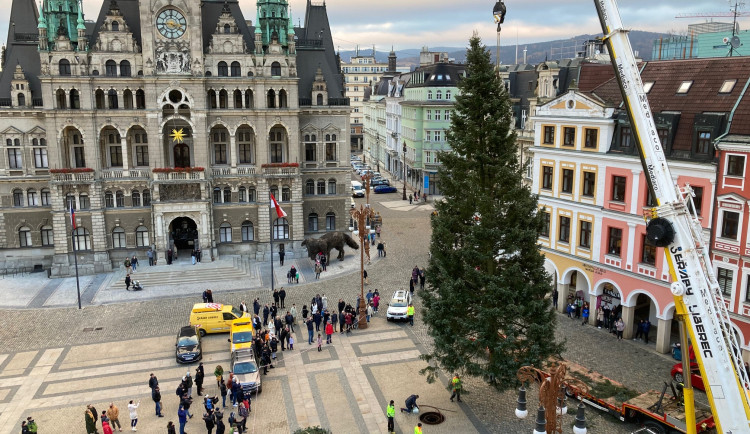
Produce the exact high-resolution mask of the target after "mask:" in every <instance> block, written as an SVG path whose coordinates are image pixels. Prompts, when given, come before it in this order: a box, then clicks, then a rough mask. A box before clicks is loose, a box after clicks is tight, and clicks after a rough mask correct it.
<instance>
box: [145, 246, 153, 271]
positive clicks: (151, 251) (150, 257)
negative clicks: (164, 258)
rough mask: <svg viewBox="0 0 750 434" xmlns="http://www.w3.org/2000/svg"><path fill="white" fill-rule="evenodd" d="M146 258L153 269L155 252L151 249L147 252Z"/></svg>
mask: <svg viewBox="0 0 750 434" xmlns="http://www.w3.org/2000/svg"><path fill="white" fill-rule="evenodd" d="M146 257H147V258H148V266H149V267H152V266H153V265H154V251H153V250H151V248H149V249H148V252H146Z"/></svg>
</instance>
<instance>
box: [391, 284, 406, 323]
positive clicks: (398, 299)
mask: <svg viewBox="0 0 750 434" xmlns="http://www.w3.org/2000/svg"><path fill="white" fill-rule="evenodd" d="M410 301H411V295H410V294H409V291H406V290H403V289H399V290H398V291H396V292H394V293H393V297H391V301H390V302H389V303H388V309H387V310H386V311H385V319H386V321H400V320H404V321H405V320H407V319H408V317H407V316H406V309H407V308H408V307H409V302H410Z"/></svg>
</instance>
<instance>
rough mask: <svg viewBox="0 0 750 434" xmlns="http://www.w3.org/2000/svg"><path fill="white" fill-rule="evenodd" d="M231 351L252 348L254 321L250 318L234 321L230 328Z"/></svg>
mask: <svg viewBox="0 0 750 434" xmlns="http://www.w3.org/2000/svg"><path fill="white" fill-rule="evenodd" d="M229 344H230V346H229V351H230V352H231V353H233V352H235V351H237V350H244V349H250V348H252V346H253V322H252V320H251V319H250V318H239V319H236V320H234V321H232V326H231V327H230V329H229Z"/></svg>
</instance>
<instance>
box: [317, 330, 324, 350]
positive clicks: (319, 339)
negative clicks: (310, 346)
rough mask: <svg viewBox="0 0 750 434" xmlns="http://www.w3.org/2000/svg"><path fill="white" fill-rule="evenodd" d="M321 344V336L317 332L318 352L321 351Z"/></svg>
mask: <svg viewBox="0 0 750 434" xmlns="http://www.w3.org/2000/svg"><path fill="white" fill-rule="evenodd" d="M321 345H323V338H322V337H321V336H320V333H318V352H321V351H323V349H322V348H321Z"/></svg>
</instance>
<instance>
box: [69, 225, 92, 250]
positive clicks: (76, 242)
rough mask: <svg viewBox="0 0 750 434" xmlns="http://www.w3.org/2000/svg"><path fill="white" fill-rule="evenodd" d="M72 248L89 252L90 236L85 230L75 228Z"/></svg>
mask: <svg viewBox="0 0 750 434" xmlns="http://www.w3.org/2000/svg"><path fill="white" fill-rule="evenodd" d="M73 248H74V249H76V250H78V251H80V250H91V236H90V235H89V231H88V229H86V228H81V227H79V228H76V229H75V230H73Z"/></svg>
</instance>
